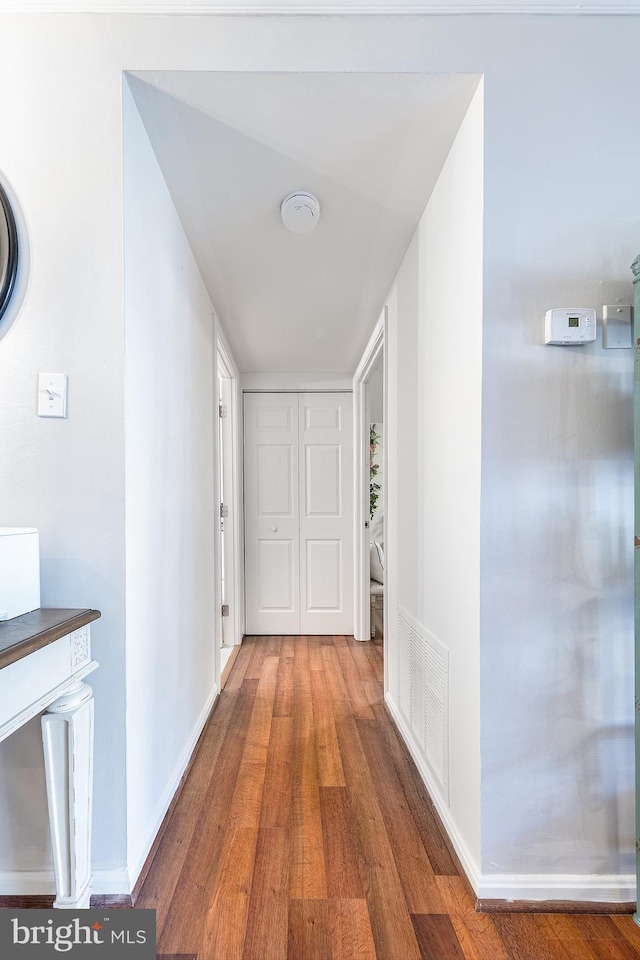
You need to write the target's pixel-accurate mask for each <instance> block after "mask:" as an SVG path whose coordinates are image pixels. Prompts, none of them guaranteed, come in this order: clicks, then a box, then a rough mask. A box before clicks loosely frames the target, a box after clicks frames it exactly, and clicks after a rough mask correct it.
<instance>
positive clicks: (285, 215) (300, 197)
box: [280, 190, 320, 233]
mask: <svg viewBox="0 0 640 960" xmlns="http://www.w3.org/2000/svg"><path fill="white" fill-rule="evenodd" d="M280 216H281V217H282V222H283V223H284V225H285V227H286V228H287V230H291V232H292V233H310V231H311V230H314V229H315V228H316V227H317V226H318V221H319V220H320V204H319V203H318V201H317V199H316V198H315V197H314V196H313V194H312V193H307V192H306V191H304V190H296V191H295V193H290V194H289V195H288V196H287V197H285V198H284V200H283V201H282V203H281V204H280Z"/></svg>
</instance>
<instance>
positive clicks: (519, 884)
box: [385, 694, 636, 904]
mask: <svg viewBox="0 0 640 960" xmlns="http://www.w3.org/2000/svg"><path fill="white" fill-rule="evenodd" d="M385 702H386V704H387V707H388V708H389V713H390V714H391V716H392V717H393V719H394V721H395V724H396V726H397V727H398V730H399V731H400V734H401V735H402V739H403V740H404V742H405V744H406V746H407V749H408V750H409V753H410V754H411V756H412V757H413V761H414V763H415V765H416V767H417V768H418V772H419V773H420V776H421V777H422V779H423V780H424V783H425V785H426V787H427V790H428V791H429V795H430V797H431V799H432V800H433V803H434V805H435V808H436V810H437V811H438V815H439V817H440V819H441V820H442V822H443V824H444V827H445V830H446V831H447V834H448V835H449V839H450V840H451V843H452V845H453V848H454V850H455V851H456V853H457V855H458V857H459V859H460V862H461V864H462V867H463V869H464V871H465V873H466V875H467V878H468V880H469V883H470V884H471V886H472V887H473V889H474V891H475V893H476V896H477V897H478V899H479V900H504V901H505V904H506V903H513V902H515V901H518V900H521V901H522V900H524V901H536V900H539V901H547V900H548V901H551V900H562V901H567V902H569V901H576V902H579V903H632V902H633V901H635V899H636V878H635V875H634V874H601V875H600V874H557V873H553V874H515V873H514V874H502V873H501V874H498V873H496V874H486V875H483V874H482V873H481V871H480V869H479V868H478V865H477V863H476V862H475V860H474V859H473V857H472V856H471V854H470V852H469V850H468V848H467V846H466V844H465V842H464V840H463V839H462V837H461V836H460V834H459V833H458V830H457V829H456V825H455V823H454V822H453V820H452V819H451V814H450V811H449V808H448V806H447V804H446V803H445V802H444V800H443V799H442V796H441V795H440V793H439V788H438V785H437V783H436V782H435V780H434V779H433V777H432V775H431V773H430V771H429V768H428V767H427V765H426V763H425V761H424V758H423V757H422V752H421V750H420V747H419V746H418V744H417V743H416V740H415V738H414V736H413V734H412V733H411V731H410V729H409V727H408V726H407V724H406V721H405V720H404V718H403V716H402V714H401V713H400V710H399V709H398V707H397V706H396V704H395V703H394V702H393V700H392V699H391V697H390V696H389V694H386V695H385Z"/></svg>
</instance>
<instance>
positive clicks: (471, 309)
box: [387, 85, 483, 877]
mask: <svg viewBox="0 0 640 960" xmlns="http://www.w3.org/2000/svg"><path fill="white" fill-rule="evenodd" d="M482 152H483V96H482V85H480V87H479V89H478V91H477V93H476V94H475V96H474V98H473V101H472V103H471V105H470V107H469V110H468V111H467V114H466V117H465V118H464V120H463V122H462V124H461V126H460V130H459V132H458V135H457V137H456V139H455V142H454V144H453V146H452V148H451V151H450V153H449V156H448V158H447V161H446V163H445V165H444V168H443V170H442V173H441V175H440V178H439V180H438V183H437V184H436V187H435V189H434V191H433V194H432V195H431V198H430V200H429V203H428V205H427V208H426V210H425V213H424V216H423V217H422V220H421V221H420V225H419V227H418V230H417V231H416V234H415V236H414V238H413V240H412V242H411V246H410V248H409V250H408V252H407V255H406V257H405V260H404V262H403V264H402V267H401V268H400V271H399V273H398V276H397V278H396V282H395V289H394V290H393V292H392V296H391V297H390V300H389V304H388V307H389V321H388V323H389V338H388V340H389V343H388V357H387V364H388V367H387V370H388V374H387V375H388V378H389V397H388V404H389V420H388V424H387V442H388V444H389V460H388V463H389V482H388V491H387V496H388V510H389V518H388V528H387V536H388V544H387V551H388V563H389V570H390V575H391V576H392V577H393V578H394V579H395V581H396V585H397V593H395V592H394V594H393V598H390V599H389V601H388V608H389V609H388V640H387V650H388V655H389V658H390V660H394V661H396V663H395V665H394V668H393V669H390V672H389V679H390V689H389V697H390V698H391V701H392V704H393V707H394V713H395V714H396V716H398V714H399V710H400V707H401V705H402V704H401V696H400V676H399V670H398V664H397V660H398V658H399V657H400V656H401V654H400V651H399V650H398V627H397V618H398V606H400V607H401V608H403V610H404V611H406V612H407V613H409V614H410V616H411V617H412V618H414V620H416V621H417V623H418V624H420V626H421V627H422V628H424V629H425V630H426V631H428V632H429V634H431V635H432V636H433V637H435V638H436V640H437V641H439V642H440V643H441V644H443V645H444V646H445V647H446V649H447V650H448V656H449V729H448V744H449V781H448V789H447V785H442V786H441V785H439V783H438V781H437V779H434V778H433V777H432V776H430V775H429V771H428V768H427V767H425V773H426V775H427V777H428V782H429V786H430V789H431V792H432V795H433V796H434V799H435V800H436V802H437V804H438V806H439V809H440V811H441V815H442V816H443V818H444V819H445V821H446V822H447V826H448V828H449V830H450V832H451V833H452V834H453V836H454V837H455V842H456V845H457V848H458V851H459V853H460V856H461V858H462V860H463V863H464V864H465V865H466V866H467V869H468V870H469V871H470V872H471V874H472V875H475V877H478V876H479V874H480V859H481V854H480V840H481V838H480V411H481V379H482V224H483V217H482V203H483V170H482ZM461 265H464V280H463V281H462V282H461V276H460V266H461ZM414 749H415V747H414ZM417 759H419V757H417ZM428 760H429V757H428V753H425V754H424V755H423V762H426V763H427V764H428Z"/></svg>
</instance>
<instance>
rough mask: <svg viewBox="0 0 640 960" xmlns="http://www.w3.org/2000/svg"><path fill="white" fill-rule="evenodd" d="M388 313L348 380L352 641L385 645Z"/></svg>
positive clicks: (382, 319)
mask: <svg viewBox="0 0 640 960" xmlns="http://www.w3.org/2000/svg"><path fill="white" fill-rule="evenodd" d="M386 327H387V308H386V307H385V308H384V311H383V313H382V315H381V317H380V319H379V321H378V323H377V325H376V328H375V330H374V332H373V334H372V336H371V339H370V341H369V343H368V345H367V348H366V350H365V352H364V354H363V357H362V360H361V361H360V364H359V366H358V369H357V370H356V373H355V375H354V378H353V394H354V422H355V437H356V440H355V452H356V484H355V498H356V507H355V517H356V529H355V551H356V558H355V559H356V562H355V588H356V596H355V608H356V618H355V632H354V635H355V638H356V640H375V641H377V642H381V643H383V642H384V637H385V636H386V634H387V630H386V626H385V624H386V619H387V604H386V603H385V590H386V587H385V584H386V581H387V579H388V575H387V564H386V560H385V543H386V539H387V538H386V517H387V510H386V502H387V494H386V491H387V483H386V477H387V456H386V449H387V443H386V424H387V416H386V365H385V334H386Z"/></svg>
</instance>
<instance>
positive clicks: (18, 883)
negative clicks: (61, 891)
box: [0, 867, 130, 897]
mask: <svg viewBox="0 0 640 960" xmlns="http://www.w3.org/2000/svg"><path fill="white" fill-rule="evenodd" d="M55 892H56V882H55V877H54V875H53V867H51V869H50V870H2V871H0V897H46V896H53V895H54V894H55ZM129 892H130V891H129V876H128V874H127V871H126V870H125V868H124V867H122V869H121V870H94V871H93V888H92V893H97V894H105V895H106V894H127V893H129Z"/></svg>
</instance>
